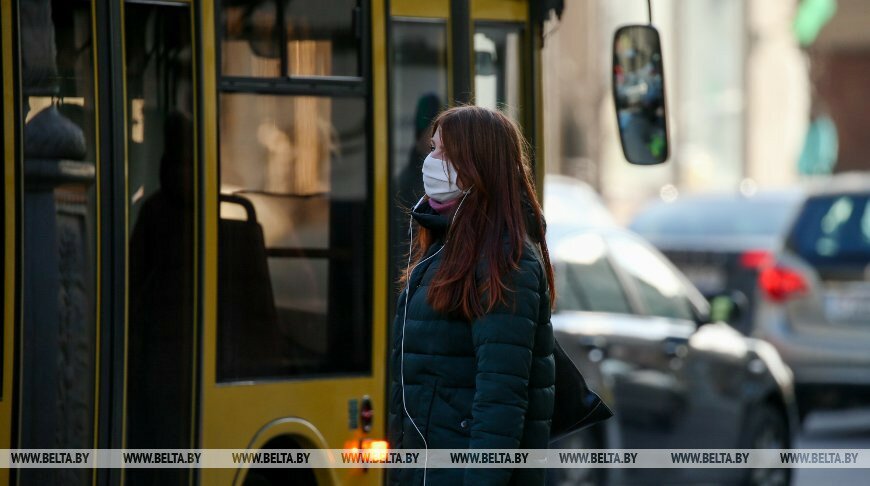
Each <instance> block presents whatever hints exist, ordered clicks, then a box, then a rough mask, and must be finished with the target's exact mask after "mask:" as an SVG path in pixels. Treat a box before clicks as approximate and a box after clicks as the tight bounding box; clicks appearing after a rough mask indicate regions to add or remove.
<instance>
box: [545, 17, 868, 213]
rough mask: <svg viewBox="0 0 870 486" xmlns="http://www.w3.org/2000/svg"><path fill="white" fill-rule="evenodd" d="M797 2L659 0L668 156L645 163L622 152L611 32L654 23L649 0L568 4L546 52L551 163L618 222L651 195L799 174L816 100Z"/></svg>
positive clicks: (762, 183)
mask: <svg viewBox="0 0 870 486" xmlns="http://www.w3.org/2000/svg"><path fill="white" fill-rule="evenodd" d="M861 1H862V0H855V2H856V3H861ZM798 7H799V4H798V1H797V0H765V1H764V2H758V1H755V2H753V1H749V0H655V1H654V2H653V24H654V25H655V26H656V27H657V28H658V29H659V32H660V34H661V38H662V48H663V57H664V62H665V73H666V93H667V97H668V109H669V117H668V123H669V130H670V152H671V158H670V161H669V162H668V163H667V164H663V165H661V166H657V167H637V166H632V165H630V164H628V163H627V162H626V161H625V159H624V157H623V155H622V152H621V148H620V145H619V138H618V133H617V130H616V121H615V115H614V109H613V101H612V97H611V94H610V93H611V91H610V89H611V88H610V77H609V76H610V71H611V69H610V62H611V49H612V47H611V42H612V36H613V32H614V31H615V29H616V28H617V27H618V26H620V25H624V24H631V23H646V21H647V5H646V2H645V1H643V0H618V1H615V2H613V1H601V0H568V1H566V5H565V11H564V14H563V16H562V18H561V21H560V22H555V21H554V22H552V23H551V25H550V26H549V27H550V28H549V29H548V30H547V33H546V38H545V50H544V54H543V55H544V63H545V68H544V75H545V79H544V88H545V95H544V96H545V100H544V103H545V107H546V109H545V111H544V113H545V117H546V118H545V131H546V137H547V138H546V140H545V142H546V144H547V145H546V147H547V153H546V154H547V155H546V158H547V161H546V162H547V167H548V171H550V172H558V173H562V174H567V175H571V176H575V177H578V178H580V179H583V180H585V181H587V182H589V183H590V184H592V185H593V186H594V187H596V188H597V189H598V190H599V191H600V192H601V193H602V195H603V196H604V197H605V199H606V200H607V202H608V204H609V206H610V207H611V209H612V210H613V211H614V212H615V214H616V215H617V217H618V218H619V219H622V220H624V219H626V218H628V217H629V216H630V215H631V214H632V213H633V212H634V211H635V210H636V208H637V207H638V206H639V205H641V204H643V203H644V202H646V201H648V200H649V199H650V198H655V197H663V198H666V199H667V198H671V197H676V196H677V195H678V194H679V193H680V192H686V191H690V192H694V191H702V190H729V189H738V188H740V187H742V188H743V189H744V190H754V188H756V187H771V186H783V185H788V184H792V183H794V182H795V181H797V180H798V179H799V177H800V172H799V168H798V160H799V158H800V156H801V153H802V151H803V150H804V139H805V137H806V134H807V129H808V126H809V120H810V112H811V105H812V106H815V105H814V104H812V103H811V94H812V89H811V75H810V73H811V69H810V59H811V55H808V51H807V50H806V49H804V48H802V46H801V45H800V44H799V42H798V40H797V38H796V36H795V33H794V27H793V26H794V18H795V14H796V12H797V9H798ZM837 15H840V12H838V13H837ZM864 25H867V23H866V22H865V23H864ZM823 34H824V31H823ZM820 41H821V37H820ZM830 62H838V61H837V60H836V59H835V60H833V61H830ZM868 72H870V71H868ZM865 85H866V83H865ZM832 89H834V88H832ZM867 113H870V110H867ZM865 138H867V137H865Z"/></svg>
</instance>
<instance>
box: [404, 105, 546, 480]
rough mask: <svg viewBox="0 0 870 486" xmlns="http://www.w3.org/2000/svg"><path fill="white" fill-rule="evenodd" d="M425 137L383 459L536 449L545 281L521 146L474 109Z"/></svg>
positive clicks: (453, 472) (492, 116)
mask: <svg viewBox="0 0 870 486" xmlns="http://www.w3.org/2000/svg"><path fill="white" fill-rule="evenodd" d="M432 133H433V135H432V151H431V153H430V154H429V155H428V156H427V157H426V160H425V161H424V163H423V183H424V187H425V189H426V196H424V197H423V198H422V199H421V200H420V202H418V203H417V205H416V206H415V208H414V209H413V210H412V212H411V216H412V218H413V221H414V222H416V224H412V225H411V228H410V229H411V232H410V236H411V254H410V256H409V259H408V267H407V269H406V271H405V274H404V275H403V277H402V280H401V282H402V285H403V288H404V289H405V290H404V291H403V292H402V294H401V295H400V296H399V301H398V305H397V307H396V308H397V313H396V318H395V320H394V323H393V331H392V339H391V345H392V352H391V382H392V383H391V386H392V388H391V394H390V397H391V398H390V424H389V426H390V444H391V447H392V448H395V449H400V448H401V449H427V450H428V449H514V448H520V449H546V448H547V444H548V441H549V436H550V423H551V418H552V414H553V399H554V394H555V388H554V383H555V372H554V361H553V345H554V341H553V328H552V326H551V325H550V310H551V308H552V304H553V295H554V292H553V272H552V267H551V266H550V261H549V256H548V253H547V244H546V242H545V240H544V238H543V234H544V223H543V218H542V216H541V207H540V205H539V204H538V200H537V198H536V196H535V191H534V187H533V185H532V178H531V173H530V169H529V164H528V160H527V157H526V156H525V145H526V144H525V141H524V140H523V138H522V135H521V133H520V131H519V129H518V128H517V126H516V125H515V124H514V123H513V122H512V121H511V120H510V119H509V118H507V117H506V116H504V115H503V114H501V113H500V112H498V111H494V110H489V109H485V108H480V107H475V106H462V107H457V108H452V109H450V110H447V111H445V112H443V113H442V114H440V115H439V116H438V117H437V118H436V119H435V121H434V122H433V132H432ZM420 459H421V461H425V459H426V458H424V457H421V458H420ZM544 476H545V474H544V470H543V469H525V468H516V469H511V468H510V467H509V466H508V467H505V468H503V469H489V468H486V469H485V468H455V469H446V468H436V469H433V468H423V469H391V470H390V479H391V482H392V483H394V484H403V485H405V484H414V485H417V484H425V485H433V486H434V485H441V484H449V485H452V486H458V485H461V484H467V485H481V484H522V485H540V484H544Z"/></svg>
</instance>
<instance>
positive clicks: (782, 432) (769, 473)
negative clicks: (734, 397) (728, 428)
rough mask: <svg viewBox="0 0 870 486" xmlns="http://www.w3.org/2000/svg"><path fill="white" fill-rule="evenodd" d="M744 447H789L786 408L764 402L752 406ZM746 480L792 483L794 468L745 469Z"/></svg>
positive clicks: (750, 484)
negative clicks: (754, 406) (755, 406)
mask: <svg viewBox="0 0 870 486" xmlns="http://www.w3.org/2000/svg"><path fill="white" fill-rule="evenodd" d="M740 447H741V448H743V449H788V448H789V437H788V422H787V420H786V417H785V414H784V412H782V411H781V410H779V409H778V408H776V407H774V406H772V405H768V404H764V405H761V406H760V407H757V408H755V409H753V410H751V415H749V417H748V418H747V423H746V428H745V429H744V435H743V440H742V441H741V445H740ZM744 471H745V476H744V478H743V481H742V484H744V485H746V486H788V485H789V484H790V483H791V469H790V468H777V469H760V468H754V469H744Z"/></svg>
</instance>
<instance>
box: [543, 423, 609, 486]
mask: <svg viewBox="0 0 870 486" xmlns="http://www.w3.org/2000/svg"><path fill="white" fill-rule="evenodd" d="M594 429H595V427H593V428H592V429H587V430H582V431H580V432H577V433H574V434H571V435H569V436H568V437H565V438H564V439H560V440H558V441H556V442H554V443H553V444H551V445H550V448H551V449H580V450H588V449H603V448H604V443H603V441H602V440H601V438H600V437H599V435H598V434H596V433H595V432H594ZM605 484H607V469H603V468H592V467H572V468H549V469H547V486H603V485H605Z"/></svg>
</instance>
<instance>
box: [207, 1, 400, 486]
mask: <svg viewBox="0 0 870 486" xmlns="http://www.w3.org/2000/svg"><path fill="white" fill-rule="evenodd" d="M382 8H383V5H382V3H381V2H379V1H372V2H369V1H357V0H300V1H287V0H267V1H261V2H244V1H235V0H222V1H216V2H214V3H213V4H212V3H211V2H204V6H203V18H204V21H203V22H202V32H203V38H204V40H206V41H207V42H208V41H210V39H214V42H215V48H216V49H215V50H214V51H210V50H204V59H203V65H204V71H205V74H206V76H207V77H208V76H211V75H212V74H214V75H215V76H216V79H215V80H214V83H213V84H212V85H209V83H210V82H211V80H206V84H205V86H204V88H205V92H204V103H203V120H204V123H205V125H204V126H205V144H204V156H205V159H204V161H205V164H206V165H205V179H204V184H205V186H204V190H205V193H204V201H205V207H204V211H205V240H204V243H205V246H204V248H205V254H204V262H205V265H204V268H203V271H204V274H203V275H204V280H203V284H204V291H205V293H204V298H205V305H204V314H203V317H204V333H203V338H204V339H203V360H202V363H203V368H202V375H201V376H202V402H201V412H202V426H201V427H202V428H201V438H202V440H201V445H202V447H205V448H251V449H264V448H265V449H268V448H294V447H303V448H344V447H360V446H365V445H367V444H369V442H363V440H364V439H373V438H374V439H382V438H383V434H384V423H383V421H381V420H375V421H374V422H373V423H371V424H369V423H367V414H365V415H366V416H363V415H364V414H362V413H361V412H362V411H363V410H365V409H367V408H369V407H371V408H372V409H373V410H374V411H375V413H376V414H378V415H377V417H382V416H383V415H382V413H381V411H383V410H384V409H385V404H384V403H383V397H384V395H385V391H384V390H385V389H384V386H385V381H386V378H385V374H384V360H383V359H381V357H382V356H384V353H385V343H386V336H385V334H384V332H385V327H386V326H385V325H384V324H383V321H384V320H385V318H386V316H385V310H384V308H383V307H382V305H381V302H383V300H384V293H383V292H384V290H383V289H385V288H386V286H387V282H386V267H387V265H386V262H385V261H384V257H383V255H384V253H383V248H384V246H385V241H384V239H383V238H381V239H380V240H379V239H377V238H376V237H375V235H376V232H375V231H376V228H377V227H380V228H385V221H384V220H383V219H380V218H381V216H379V214H381V215H382V214H384V213H383V208H384V206H383V204H384V202H383V199H381V200H380V202H377V201H376V197H375V196H376V194H383V192H384V189H383V188H382V184H383V181H382V179H379V178H378V175H377V174H379V173H380V171H381V170H382V169H380V168H378V166H377V165H376V164H375V162H374V161H375V157H374V156H373V150H375V147H374V146H373V140H375V139H377V138H381V139H383V138H384V137H385V134H384V133H383V132H381V133H380V134H378V133H376V130H378V128H376V127H377V126H378V121H377V120H378V119H376V118H375V116H374V115H373V112H374V111H375V110H378V109H379V108H377V107H375V106H374V105H373V102H372V100H373V96H372V90H373V89H376V88H375V87H374V86H373V85H374V83H373V82H372V74H371V66H372V62H371V61H370V59H371V58H370V56H371V55H372V53H373V52H374V53H375V56H376V57H377V56H379V55H382V53H383V44H382V40H380V41H379V42H380V43H381V44H380V47H379V49H378V51H373V50H372V49H371V47H370V46H371V39H372V38H373V37H375V35H374V34H370V32H371V30H370V27H369V26H370V22H369V19H370V18H372V17H373V16H372V12H373V11H377V10H380V11H381V12H382ZM382 15H383V14H379V18H381V17H380V16H382ZM380 35H383V33H382V31H380V32H379V34H378V36H380ZM370 36H372V37H370ZM378 38H379V39H380V37H378ZM378 52H380V53H381V54H378ZM210 56H211V57H210ZM379 96H380V95H379ZM380 119H382V118H380ZM380 130H382V128H381V129H380ZM380 160H381V161H383V160H384V157H383V156H381V158H380ZM381 163H382V164H383V162H381ZM381 167H382V166H381ZM379 197H382V196H379ZM376 205H380V208H381V209H380V210H378V209H376V208H377V206H376ZM315 477H316V480H317V481H318V483H319V484H334V483H341V484H351V483H352V484H379V483H380V482H381V478H382V472H381V471H380V470H376V469H372V470H368V471H366V470H362V469H334V470H328V469H317V470H315V471H304V470H299V469H258V470H254V469H250V470H205V471H202V483H203V484H233V483H235V484H241V483H242V482H243V481H247V480H250V482H251V484H253V483H254V480H258V481H260V482H261V483H262V482H267V484H268V483H273V484H310V483H311V482H312V481H313V480H314V479H315Z"/></svg>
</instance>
